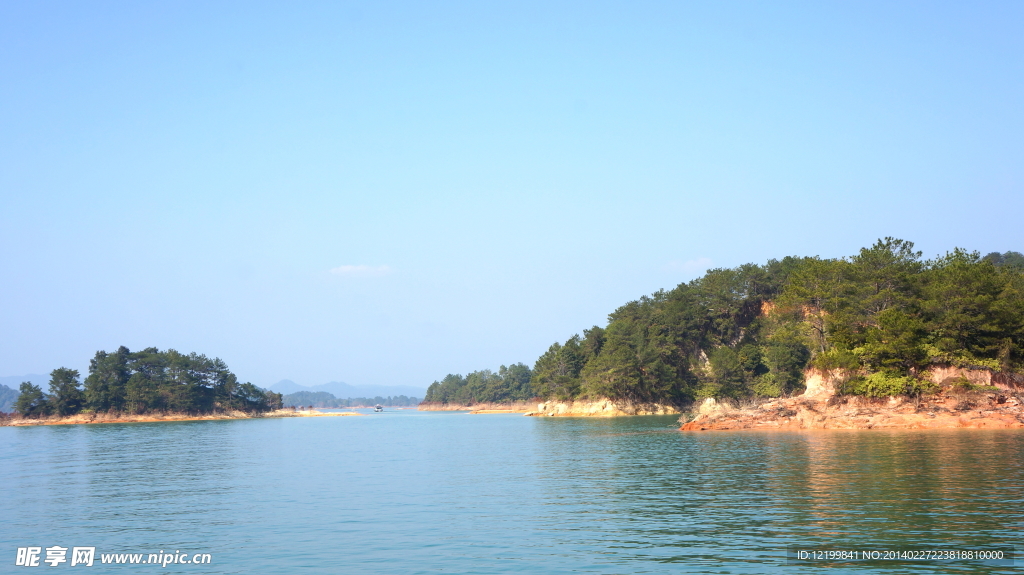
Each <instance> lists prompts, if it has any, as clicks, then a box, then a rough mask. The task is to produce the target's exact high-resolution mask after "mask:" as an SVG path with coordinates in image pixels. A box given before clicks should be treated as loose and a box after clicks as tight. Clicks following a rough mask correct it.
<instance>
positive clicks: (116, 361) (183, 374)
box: [15, 346, 281, 416]
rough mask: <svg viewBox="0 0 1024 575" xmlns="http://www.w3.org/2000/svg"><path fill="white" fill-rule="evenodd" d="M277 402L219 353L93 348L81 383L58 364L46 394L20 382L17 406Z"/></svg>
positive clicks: (190, 409)
mask: <svg viewBox="0 0 1024 575" xmlns="http://www.w3.org/2000/svg"><path fill="white" fill-rule="evenodd" d="M280 406H281V394H278V393H273V392H270V391H264V390H262V389H260V388H258V387H256V386H255V385H253V384H251V383H239V382H238V379H237V378H236V377H235V374H233V373H231V371H229V370H228V367H227V365H226V364H225V363H224V362H223V361H221V360H220V359H216V358H215V359H210V358H208V357H206V356H205V355H199V354H196V353H192V354H189V355H185V354H181V353H178V352H177V351H175V350H173V349H169V350H166V351H160V350H158V349H156V348H154V347H151V348H146V349H144V350H142V351H138V352H131V351H129V350H128V348H126V347H124V346H122V347H120V348H118V350H117V351H116V352H114V353H107V352H105V351H98V352H96V355H95V357H93V359H92V360H91V361H90V362H89V375H88V376H87V377H86V378H85V385H84V389H83V387H82V384H81V383H80V382H79V373H78V371H76V370H72V369H67V368H63V367H62V368H58V369H55V370H53V372H52V373H51V374H50V390H49V394H48V395H46V394H43V392H42V390H40V389H39V388H38V387H37V386H34V385H32V384H30V383H23V384H21V395H20V396H19V397H18V401H17V403H16V405H15V409H16V410H17V411H18V412H19V413H21V414H22V415H25V416H40V415H47V414H55V415H61V416H67V415H73V414H76V413H80V412H81V411H83V410H88V411H89V412H114V413H130V414H137V413H146V412H151V411H162V412H178V413H210V412H213V411H217V410H221V411H223V410H238V411H246V412H263V411H268V410H271V409H276V408H279V407H280Z"/></svg>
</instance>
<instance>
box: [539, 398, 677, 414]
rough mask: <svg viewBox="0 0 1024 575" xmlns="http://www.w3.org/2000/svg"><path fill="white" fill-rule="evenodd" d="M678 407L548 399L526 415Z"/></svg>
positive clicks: (673, 409)
mask: <svg viewBox="0 0 1024 575" xmlns="http://www.w3.org/2000/svg"><path fill="white" fill-rule="evenodd" d="M676 413H679V409H678V408H677V407H674V406H671V405H662V404H658V403H645V404H634V403H630V402H624V401H612V400H610V399H598V400H593V401H548V402H544V403H540V404H537V410H536V411H532V412H529V413H527V414H526V415H536V416H541V415H547V416H567V417H615V416H619V415H672V414H676Z"/></svg>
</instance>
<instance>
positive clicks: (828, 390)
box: [804, 369, 849, 400]
mask: <svg viewBox="0 0 1024 575" xmlns="http://www.w3.org/2000/svg"><path fill="white" fill-rule="evenodd" d="M848 377H849V376H848V375H847V374H846V372H845V371H844V370H841V369H832V370H824V369H808V370H807V371H805V372H804V384H805V385H806V386H807V390H806V391H804V397H813V398H817V399H822V400H827V399H828V398H830V397H832V396H833V395H835V394H836V392H837V391H838V390H839V385H840V384H842V383H843V382H844V381H846V380H847V379H848Z"/></svg>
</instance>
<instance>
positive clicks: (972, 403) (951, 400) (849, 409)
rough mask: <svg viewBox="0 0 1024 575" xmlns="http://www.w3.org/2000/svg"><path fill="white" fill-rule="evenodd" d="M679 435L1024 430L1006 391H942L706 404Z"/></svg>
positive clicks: (1022, 416) (1020, 408) (1015, 400)
mask: <svg viewBox="0 0 1024 575" xmlns="http://www.w3.org/2000/svg"><path fill="white" fill-rule="evenodd" d="M680 422H681V423H682V426H681V427H680V429H681V430H682V431H710V430H738V429H780V430H799V429H948V428H990V429H997V428H999V429H1006V428H1021V427H1024V397H1021V396H1020V395H1019V394H1015V393H1007V392H1005V391H999V392H992V391H963V392H956V391H951V390H943V391H941V392H939V393H936V394H933V395H927V396H921V397H890V398H887V399H873V398H866V397H857V396H841V395H832V396H828V395H825V396H821V395H818V396H814V395H812V396H808V395H802V396H798V397H792V398H786V399H776V400H773V401H768V402H766V403H763V404H761V405H758V406H756V407H748V408H745V409H738V408H736V407H733V406H731V405H729V404H728V403H720V402H717V401H715V400H714V399H707V400H705V401H704V403H702V404H701V405H700V407H699V409H698V410H697V411H696V412H695V413H693V414H691V416H690V417H689V418H687V421H683V420H681V421H680Z"/></svg>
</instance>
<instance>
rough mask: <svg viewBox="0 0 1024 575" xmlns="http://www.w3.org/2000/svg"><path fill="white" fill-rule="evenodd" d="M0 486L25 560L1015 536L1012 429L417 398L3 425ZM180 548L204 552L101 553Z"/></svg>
mask: <svg viewBox="0 0 1024 575" xmlns="http://www.w3.org/2000/svg"><path fill="white" fill-rule="evenodd" d="M0 486H2V488H3V496H2V497H0V518H2V519H0V553H2V554H3V558H2V560H0V565H2V566H3V567H0V572H22V571H23V569H22V568H21V567H15V566H14V564H15V560H16V550H17V548H18V547H27V546H41V547H43V548H46V547H51V546H61V547H67V548H69V549H70V548H72V547H73V546H95V547H96V558H95V563H94V565H93V566H92V567H83V566H81V565H79V566H75V567H71V566H70V553H71V552H70V551H69V552H68V553H69V554H68V559H69V561H68V562H67V563H63V564H60V565H59V566H58V567H57V569H59V570H65V569H70V570H77V571H74V572H78V571H81V572H84V573H107V572H109V573H128V572H132V573H165V572H166V573H261V574H262V573H268V574H275V573H375V574H376V573H385V574H390V573H395V574H398V573H401V574H410V573H482V574H485V573H623V574H627V573H628V574H633V573H691V572H692V573H766V572H768V573H771V572H778V573H783V572H784V573H794V572H796V573H816V572H820V571H821V568H822V567H823V566H826V565H825V564H821V563H819V564H807V563H804V564H791V565H787V559H786V550H787V548H790V547H798V548H800V549H823V548H829V549H876V550H886V549H893V548H900V549H907V548H911V549H923V550H926V549H978V548H997V547H998V548H1004V549H1006V548H1011V547H1013V546H1016V547H1017V548H1018V550H1022V549H1024V547H1021V544H1022V542H1024V531H1022V530H1024V433H1022V432H1021V431H1019V430H1007V431H1001V430H998V431H997V430H993V431H986V430H948V431H898V432H895V431H894V432H890V431H836V432H808V433H789V432H774V433H773V432H713V433H712V432H704V433H684V432H679V431H677V430H676V424H675V418H674V417H625V418H613V419H588V418H539V417H522V416H520V415H468V414H465V413H452V412H416V411H386V412H384V413H381V414H370V415H367V416H365V417H321V418H291V419H262V420H237V421H201V422H175V423H144V424H113V425H86V426H82V425H79V426H50V427H25V428H9V427H5V428H0ZM178 550H180V551H181V552H183V553H185V552H187V553H189V555H190V556H191V554H193V553H209V554H210V555H211V563H209V564H202V565H191V564H189V565H177V564H171V565H167V566H166V568H163V567H161V566H159V565H102V564H101V562H100V555H101V554H106V553H142V554H146V555H147V556H148V554H150V553H154V554H155V553H159V552H161V551H163V552H164V553H165V554H166V553H172V552H175V551H178ZM42 553H43V557H42V558H43V559H45V553H46V552H45V551H43V552H42ZM827 565H828V566H831V567H832V569H831V571H830V572H832V573H844V572H855V573H872V572H874V573H993V572H1005V573H1019V572H1020V569H1021V567H1020V566H1021V565H1024V561H1022V560H1018V561H1016V565H1017V566H1016V567H1011V566H1000V565H993V564H982V563H979V562H952V563H950V562H945V563H939V562H935V561H932V562H917V563H911V562H894V561H874V562H863V561H860V562H857V563H829V564H827ZM52 569H53V568H52V567H50V566H49V565H45V564H42V563H41V564H40V567H39V568H37V570H42V571H44V572H50V571H51V570H52ZM25 572H28V573H32V572H36V571H25Z"/></svg>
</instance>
